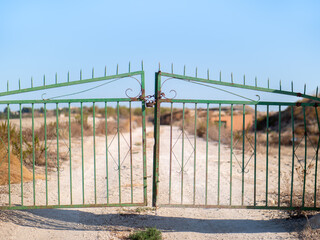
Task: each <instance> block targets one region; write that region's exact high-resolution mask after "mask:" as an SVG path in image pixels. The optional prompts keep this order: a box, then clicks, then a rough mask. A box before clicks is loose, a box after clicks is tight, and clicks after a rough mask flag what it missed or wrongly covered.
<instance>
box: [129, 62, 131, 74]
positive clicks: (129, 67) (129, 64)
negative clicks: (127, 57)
mask: <svg viewBox="0 0 320 240" xmlns="http://www.w3.org/2000/svg"><path fill="white" fill-rule="evenodd" d="M130 65H131V64H130V62H129V72H131V66H130Z"/></svg>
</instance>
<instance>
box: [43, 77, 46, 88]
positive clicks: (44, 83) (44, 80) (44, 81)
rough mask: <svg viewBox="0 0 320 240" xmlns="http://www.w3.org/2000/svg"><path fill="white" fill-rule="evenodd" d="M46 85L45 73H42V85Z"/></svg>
mask: <svg viewBox="0 0 320 240" xmlns="http://www.w3.org/2000/svg"><path fill="white" fill-rule="evenodd" d="M45 85H46V75H43V86H45Z"/></svg>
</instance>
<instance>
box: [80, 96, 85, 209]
mask: <svg viewBox="0 0 320 240" xmlns="http://www.w3.org/2000/svg"><path fill="white" fill-rule="evenodd" d="M80 115H81V170H82V203H83V204H84V202H85V198H84V151H83V147H84V146H83V103H82V102H81V103H80Z"/></svg>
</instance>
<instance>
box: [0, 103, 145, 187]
mask: <svg viewBox="0 0 320 240" xmlns="http://www.w3.org/2000/svg"><path fill="white" fill-rule="evenodd" d="M30 111H31V110H30V109H25V110H24V111H23V116H22V121H25V120H28V119H30V118H31V116H32V115H31V114H30ZM56 111H57V110H47V120H48V121H47V124H46V127H45V125H44V124H42V125H40V127H35V128H34V132H32V128H31V126H26V125H27V124H26V123H23V125H24V127H23V128H22V132H21V136H20V130H19V124H18V125H15V124H12V122H13V121H12V122H10V126H9V128H8V124H7V121H2V122H1V123H0V136H1V139H0V140H1V141H0V185H3V184H6V183H8V150H7V148H8V129H9V131H10V134H9V136H10V168H11V169H10V172H11V174H10V176H11V183H18V182H20V180H21V173H20V172H21V158H22V164H23V166H22V167H23V180H24V182H25V181H31V180H32V179H33V175H32V171H31V168H32V167H33V161H34V164H35V166H37V167H39V166H40V167H41V166H45V164H47V166H48V168H49V170H50V169H51V168H55V167H56V164H57V163H56V162H57V153H56V149H55V148H54V147H53V148H50V146H52V145H56V140H57V133H59V142H60V144H61V142H62V141H66V142H68V139H69V129H70V132H71V138H80V137H81V136H82V135H83V136H84V137H86V136H93V133H94V131H93V122H92V114H93V108H92V107H84V108H83V115H82V116H83V118H82V120H81V115H80V114H81V113H80V109H78V108H75V109H72V111H71V115H70V119H71V121H70V126H69V121H68V120H65V121H63V120H60V117H59V122H58V124H57V122H56V121H55V118H56ZM68 111H69V109H62V110H61V109H60V110H59V112H58V114H59V116H60V115H61V114H65V115H66V114H68V113H69V112H68ZM95 114H96V124H95V134H96V135H97V136H99V135H105V134H106V132H107V134H108V135H109V134H115V133H117V131H118V128H119V131H120V132H128V131H129V130H130V126H131V128H132V129H134V128H136V127H141V125H142V117H141V115H139V114H141V111H139V109H133V111H132V113H131V121H130V112H129V109H128V108H127V107H124V106H120V107H119V126H118V121H117V110H116V109H115V108H112V107H108V108H107V114H108V115H107V116H108V120H107V124H106V122H105V108H98V107H96V108H95ZM1 116H2V117H3V118H5V116H6V114H2V115H1ZM10 116H11V117H12V116H15V117H17V116H18V117H19V115H17V114H12V113H10ZM34 116H35V120H34V121H35V122H37V121H41V122H44V119H43V109H35V111H34ZM67 116H68V115H67ZM49 119H50V120H51V121H49ZM67 119H68V118H67ZM29 125H30V124H29ZM57 125H58V126H57ZM106 125H107V128H106ZM35 126H36V125H35ZM57 129H58V131H57ZM106 129H107V131H106ZM45 130H46V131H45ZM45 133H46V134H45ZM45 137H46V139H47V161H46V159H45V152H46V149H45ZM21 155H22V156H21ZM67 159H68V152H66V151H61V152H59V160H60V161H64V160H67ZM36 178H42V176H40V175H39V176H38V175H36Z"/></svg>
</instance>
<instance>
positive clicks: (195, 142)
mask: <svg viewBox="0 0 320 240" xmlns="http://www.w3.org/2000/svg"><path fill="white" fill-rule="evenodd" d="M197 111H198V109H197V103H195V104H194V143H193V147H194V149H193V157H194V160H193V204H195V203H196V173H197Z"/></svg>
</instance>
